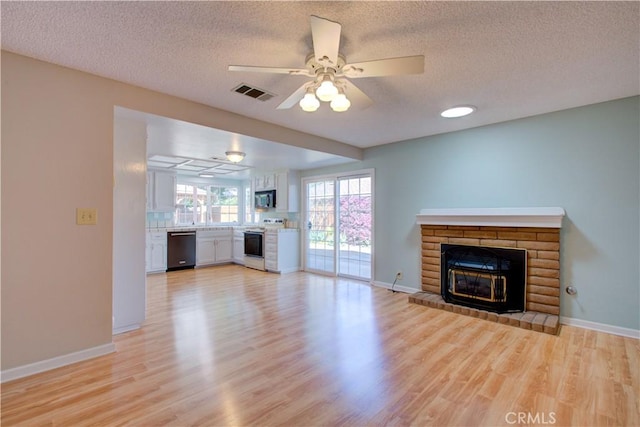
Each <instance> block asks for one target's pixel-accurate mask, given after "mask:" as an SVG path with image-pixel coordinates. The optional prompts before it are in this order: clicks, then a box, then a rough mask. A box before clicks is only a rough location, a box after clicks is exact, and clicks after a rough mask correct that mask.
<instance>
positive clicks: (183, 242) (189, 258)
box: [167, 231, 196, 271]
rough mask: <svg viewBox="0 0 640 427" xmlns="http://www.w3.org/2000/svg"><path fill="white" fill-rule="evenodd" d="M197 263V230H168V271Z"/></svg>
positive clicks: (189, 266) (190, 266) (191, 266)
mask: <svg viewBox="0 0 640 427" xmlns="http://www.w3.org/2000/svg"><path fill="white" fill-rule="evenodd" d="M195 265H196V232H195V231H169V232H167V271H172V270H183V269H185V268H193V267H194V266H195Z"/></svg>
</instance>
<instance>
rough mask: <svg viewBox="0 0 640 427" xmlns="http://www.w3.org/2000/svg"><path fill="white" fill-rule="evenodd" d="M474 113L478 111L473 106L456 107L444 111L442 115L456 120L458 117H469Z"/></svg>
mask: <svg viewBox="0 0 640 427" xmlns="http://www.w3.org/2000/svg"><path fill="white" fill-rule="evenodd" d="M474 111H476V107H474V106H473V105H458V106H456V107H452V108H449V109H448V110H444V111H443V112H442V113H440V115H441V116H442V117H444V118H447V119H455V118H457V117H464V116H468V115H469V114H471V113H473V112H474Z"/></svg>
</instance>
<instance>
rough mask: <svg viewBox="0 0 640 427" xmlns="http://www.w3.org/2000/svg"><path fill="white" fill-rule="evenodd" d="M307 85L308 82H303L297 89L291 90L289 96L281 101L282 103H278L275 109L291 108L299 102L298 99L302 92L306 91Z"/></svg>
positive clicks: (300, 97) (302, 94)
mask: <svg viewBox="0 0 640 427" xmlns="http://www.w3.org/2000/svg"><path fill="white" fill-rule="evenodd" d="M307 86H309V83H305V84H303V85H302V86H300V87H299V88H298V89H296V91H295V92H293V93H292V94H291V95H289V97H288V98H287V99H285V100H284V101H282V103H281V104H280V105H278V107H276V109H277V110H286V109H288V108H291V107H293V106H294V105H296V104H297V103H298V102H300V100H301V99H302V97H303V96H304V94H305V93H306V92H307Z"/></svg>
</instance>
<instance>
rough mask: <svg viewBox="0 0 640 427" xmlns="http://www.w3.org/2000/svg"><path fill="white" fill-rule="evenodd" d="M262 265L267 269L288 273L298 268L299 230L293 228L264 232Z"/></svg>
mask: <svg viewBox="0 0 640 427" xmlns="http://www.w3.org/2000/svg"><path fill="white" fill-rule="evenodd" d="M264 240H265V243H264V266H265V268H266V270H267V271H273V272H275V273H290V272H292V271H298V270H300V232H299V231H298V230H294V229H287V228H285V229H280V230H268V231H267V232H266V233H265V239H264Z"/></svg>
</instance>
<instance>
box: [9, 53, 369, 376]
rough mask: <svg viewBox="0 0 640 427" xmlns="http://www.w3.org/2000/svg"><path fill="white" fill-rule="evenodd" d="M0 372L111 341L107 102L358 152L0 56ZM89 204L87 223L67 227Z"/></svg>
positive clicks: (341, 151)
mask: <svg viewBox="0 0 640 427" xmlns="http://www.w3.org/2000/svg"><path fill="white" fill-rule="evenodd" d="M1 64H2V110H1V113H2V117H1V120H2V131H1V132H2V151H3V152H2V159H1V162H2V164H1V171H2V180H1V182H2V202H1V207H2V213H1V217H2V223H1V224H2V233H1V236H2V237H1V239H2V248H1V252H2V261H1V262H2V266H1V278H2V282H1V286H2V297H1V304H2V307H1V308H2V318H1V322H2V326H1V333H2V367H1V368H2V370H6V369H10V368H14V367H19V366H23V365H26V364H29V363H34V362H39V361H43V360H46V359H50V358H53V357H57V356H62V355H66V354H69V353H72V352H76V351H80V350H84V349H89V348H93V347H96V346H100V345H103V344H105V343H110V342H111V330H112V329H111V326H112V313H111V310H112V247H113V238H112V236H113V233H112V220H113V215H112V211H113V109H114V106H116V105H119V106H123V107H127V108H130V109H134V110H139V111H144V112H149V113H153V114H158V115H162V116H167V117H173V118H176V119H180V120H185V121H190V122H193V123H198V124H202V125H205V126H211V127H217V128H220V129H225V130H229V131H232V132H239V133H244V134H247V135H250V136H254V137H262V138H267V139H271V140H275V141H279V142H283V143H288V144H291V145H298V146H305V147H312V146H322V147H323V148H324V149H325V151H328V152H332V153H334V154H339V155H344V156H348V157H353V158H362V150H360V149H357V148H354V147H350V146H347V145H344V144H341V143H339V142H336V141H331V140H326V139H323V138H318V137H314V136H311V135H306V134H303V133H300V132H295V131H290V130H287V129H285V128H282V127H279V126H275V125H271V124H267V123H263V122H259V121H256V120H252V119H247V118H244V117H242V116H239V115H237V114H232V113H228V112H224V111H221V110H216V109H213V108H210V107H206V106H204V105H201V104H196V103H193V102H189V101H185V100H182V99H179V98H175V97H171V96H168V95H163V94H160V93H157V92H153V91H148V90H144V89H141V88H137V87H133V86H129V85H126V84H123V83H119V82H115V81H113V80H109V79H104V78H100V77H97V76H94V75H90V74H86V73H82V72H79V71H75V70H71V69H68V68H63V67H58V66H55V65H52V64H48V63H45V62H40V61H36V60H32V59H30V58H26V57H23V56H19V55H15V54H12V53H8V52H4V51H3V52H2V63H1ZM77 207H93V208H97V209H98V224H97V225H96V226H78V225H76V224H75V209H76V208H77Z"/></svg>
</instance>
